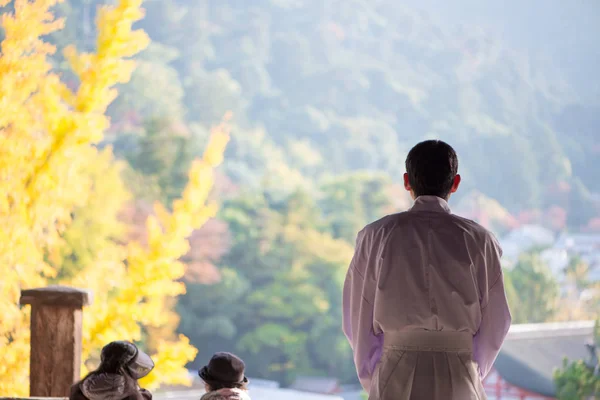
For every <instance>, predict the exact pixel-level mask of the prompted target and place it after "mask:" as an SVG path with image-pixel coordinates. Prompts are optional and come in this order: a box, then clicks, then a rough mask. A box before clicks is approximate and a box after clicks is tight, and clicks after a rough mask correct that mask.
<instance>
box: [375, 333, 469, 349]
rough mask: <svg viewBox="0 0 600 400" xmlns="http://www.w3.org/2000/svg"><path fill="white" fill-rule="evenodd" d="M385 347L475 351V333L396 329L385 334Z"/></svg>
mask: <svg viewBox="0 0 600 400" xmlns="http://www.w3.org/2000/svg"><path fill="white" fill-rule="evenodd" d="M383 347H384V348H393V349H399V350H407V351H437V352H448V353H462V352H472V351H473V335H471V334H470V333H469V332H451V331H425V330H421V331H395V332H385V333H384V334H383Z"/></svg>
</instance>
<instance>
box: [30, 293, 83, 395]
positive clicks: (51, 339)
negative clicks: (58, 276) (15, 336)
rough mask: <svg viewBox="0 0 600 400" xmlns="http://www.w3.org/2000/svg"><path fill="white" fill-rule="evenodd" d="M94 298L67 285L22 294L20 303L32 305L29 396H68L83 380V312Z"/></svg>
mask: <svg viewBox="0 0 600 400" xmlns="http://www.w3.org/2000/svg"><path fill="white" fill-rule="evenodd" d="M91 297H92V296H91V293H89V292H88V291H86V290H80V289H75V288H70V287H66V286H49V287H45V288H40V289H28V290H22V291H21V300H20V304H22V305H23V304H30V305H31V355H30V358H29V374H30V375H29V392H30V393H29V395H30V396H32V397H66V396H68V395H69V388H70V387H71V385H72V384H73V383H74V382H76V381H77V380H78V379H79V378H80V368H81V323H82V309H83V306H85V305H88V304H90V303H91Z"/></svg>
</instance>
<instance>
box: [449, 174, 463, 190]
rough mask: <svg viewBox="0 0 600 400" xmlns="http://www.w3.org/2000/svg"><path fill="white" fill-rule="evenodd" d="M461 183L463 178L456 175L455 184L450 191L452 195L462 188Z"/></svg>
mask: <svg viewBox="0 0 600 400" xmlns="http://www.w3.org/2000/svg"><path fill="white" fill-rule="evenodd" d="M460 182H461V177H460V175H458V174H457V175H456V176H455V177H454V182H453V183H452V189H450V193H455V192H456V191H457V190H458V187H459V186H460Z"/></svg>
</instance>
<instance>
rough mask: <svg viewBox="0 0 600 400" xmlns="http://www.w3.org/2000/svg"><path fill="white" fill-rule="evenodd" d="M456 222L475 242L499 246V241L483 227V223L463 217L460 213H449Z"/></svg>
mask: <svg viewBox="0 0 600 400" xmlns="http://www.w3.org/2000/svg"><path fill="white" fill-rule="evenodd" d="M451 215H452V217H453V218H454V220H455V221H456V222H457V224H459V225H461V227H462V228H463V229H464V230H465V231H466V232H468V233H469V234H470V235H471V236H472V237H473V238H474V239H475V240H476V241H477V242H479V243H481V244H491V245H493V246H494V247H497V248H500V243H499V241H498V238H497V237H496V235H495V234H494V233H493V232H492V231H490V230H489V229H487V228H486V227H484V226H483V225H481V224H479V223H477V222H475V221H473V220H471V219H468V218H465V217H461V216H460V215H456V214H451Z"/></svg>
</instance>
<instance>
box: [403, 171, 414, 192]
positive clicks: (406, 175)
mask: <svg viewBox="0 0 600 400" xmlns="http://www.w3.org/2000/svg"><path fill="white" fill-rule="evenodd" d="M404 189H406V190H407V191H409V192H410V191H411V190H412V188H411V187H410V182H409V181H408V174H407V173H404Z"/></svg>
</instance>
